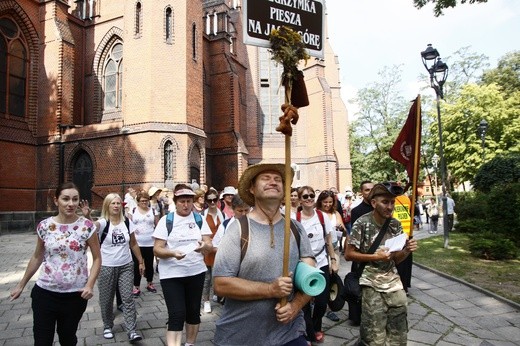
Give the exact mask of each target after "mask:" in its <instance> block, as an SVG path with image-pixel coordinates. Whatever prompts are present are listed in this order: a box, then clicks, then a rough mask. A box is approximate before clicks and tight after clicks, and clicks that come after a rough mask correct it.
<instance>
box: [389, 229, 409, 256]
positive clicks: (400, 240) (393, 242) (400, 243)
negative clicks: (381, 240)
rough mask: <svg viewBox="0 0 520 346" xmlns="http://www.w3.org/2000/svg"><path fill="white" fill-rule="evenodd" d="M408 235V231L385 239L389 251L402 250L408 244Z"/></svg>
mask: <svg viewBox="0 0 520 346" xmlns="http://www.w3.org/2000/svg"><path fill="white" fill-rule="evenodd" d="M406 239H408V236H407V235H406V233H402V234H400V235H398V236H397V237H394V238H390V239H387V240H386V241H385V247H386V248H388V252H394V251H401V250H402V249H403V247H404V246H405V244H406Z"/></svg>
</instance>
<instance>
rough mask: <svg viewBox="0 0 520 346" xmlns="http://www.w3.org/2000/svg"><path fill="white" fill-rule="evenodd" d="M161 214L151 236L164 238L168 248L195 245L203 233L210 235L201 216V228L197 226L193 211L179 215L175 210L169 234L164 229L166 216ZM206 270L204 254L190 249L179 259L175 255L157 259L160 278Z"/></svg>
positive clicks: (183, 275)
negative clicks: (185, 214)
mask: <svg viewBox="0 0 520 346" xmlns="http://www.w3.org/2000/svg"><path fill="white" fill-rule="evenodd" d="M167 217H168V215H165V216H163V217H162V218H161V219H160V220H159V222H158V223H157V227H155V231H154V233H153V237H154V238H157V239H162V240H166V245H167V247H168V248H169V249H172V250H175V249H179V248H183V247H186V246H189V245H192V246H194V245H197V247H198V242H199V241H201V240H202V236H203V235H207V236H211V235H212V233H211V229H210V228H209V226H208V224H207V222H206V220H205V219H204V218H202V228H199V226H198V225H197V223H196V222H195V218H194V217H193V213H190V215H188V216H180V215H179V214H177V212H175V216H174V218H173V227H172V231H171V233H170V235H168V230H167V229H166V218H167ZM205 271H206V264H205V263H204V256H203V255H202V254H201V253H200V252H195V251H190V252H188V253H187V254H186V256H185V257H184V258H182V259H180V260H178V259H176V258H175V257H170V258H161V260H160V261H159V277H160V278H161V279H169V278H179V277H186V276H193V275H197V274H200V273H203V272H205Z"/></svg>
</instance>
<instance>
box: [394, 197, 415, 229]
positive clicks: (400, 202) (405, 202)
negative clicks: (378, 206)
mask: <svg viewBox="0 0 520 346" xmlns="http://www.w3.org/2000/svg"><path fill="white" fill-rule="evenodd" d="M392 216H393V217H394V218H396V219H397V220H399V221H401V225H402V226H403V232H404V233H406V234H408V235H410V231H411V229H412V218H411V215H410V199H409V198H408V197H407V196H405V195H401V196H397V197H396V198H395V209H394V213H393V215H392Z"/></svg>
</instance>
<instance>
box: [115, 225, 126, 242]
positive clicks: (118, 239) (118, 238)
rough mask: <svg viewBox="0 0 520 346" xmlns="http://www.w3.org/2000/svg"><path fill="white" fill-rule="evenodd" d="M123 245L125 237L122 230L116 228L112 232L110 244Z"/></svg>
mask: <svg viewBox="0 0 520 346" xmlns="http://www.w3.org/2000/svg"><path fill="white" fill-rule="evenodd" d="M124 243H125V235H124V233H123V231H122V230H120V229H118V228H116V229H114V230H113V231H112V244H113V245H120V244H124Z"/></svg>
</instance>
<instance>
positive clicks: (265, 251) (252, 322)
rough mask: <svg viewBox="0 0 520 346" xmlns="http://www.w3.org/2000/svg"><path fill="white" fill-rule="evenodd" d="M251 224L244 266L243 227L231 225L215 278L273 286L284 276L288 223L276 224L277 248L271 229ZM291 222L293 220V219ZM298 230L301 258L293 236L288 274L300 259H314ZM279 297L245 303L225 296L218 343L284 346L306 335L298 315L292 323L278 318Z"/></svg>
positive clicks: (218, 324) (220, 253)
mask: <svg viewBox="0 0 520 346" xmlns="http://www.w3.org/2000/svg"><path fill="white" fill-rule="evenodd" d="M249 220H250V223H249V245H248V249H247V252H246V255H245V256H244V259H243V261H242V264H241V263H240V223H239V222H233V223H232V224H230V225H229V227H228V229H227V231H226V234H225V235H224V237H223V239H222V242H221V243H220V246H219V248H218V251H217V256H216V258H215V266H214V267H213V276H214V277H217V276H224V277H239V278H242V279H246V280H251V281H261V282H271V281H273V280H274V279H276V278H277V277H280V276H281V275H282V267H283V241H284V223H285V221H284V220H283V219H282V220H280V221H279V222H277V223H276V224H275V225H274V239H275V242H274V243H275V246H274V248H271V246H270V244H271V239H270V237H271V235H270V228H269V225H263V224H260V223H258V222H256V221H254V220H251V219H249ZM293 222H295V221H294V220H293ZM296 224H297V226H298V230H299V232H300V254H298V245H297V243H296V239H295V238H294V236H293V234H292V232H291V245H290V257H289V259H290V260H289V271H290V272H293V273H294V270H295V268H296V265H297V264H298V261H299V259H300V258H303V257H311V258H312V257H313V253H312V249H311V245H310V243H309V239H308V238H307V236H306V233H305V231H304V230H303V227H302V226H301V224H300V223H299V222H296ZM291 299H292V298H291V297H290V298H289V300H291ZM277 303H278V299H263V300H253V301H242V300H236V299H231V298H226V303H225V304H224V309H223V312H222V316H221V317H220V319H219V320H218V321H217V322H216V327H217V328H216V332H215V340H214V342H215V344H216V345H220V346H224V345H225V346H231V345H251V344H254V345H266V346H267V345H269V346H274V345H283V344H285V343H287V342H289V341H292V340H294V339H297V338H298V337H299V336H300V335H303V334H305V321H304V319H303V313H302V312H301V311H300V313H299V315H298V317H296V318H295V319H294V320H293V321H292V322H291V323H289V324H282V323H279V322H278V321H277V320H276V311H275V309H274V308H275V306H276V304H277Z"/></svg>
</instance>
